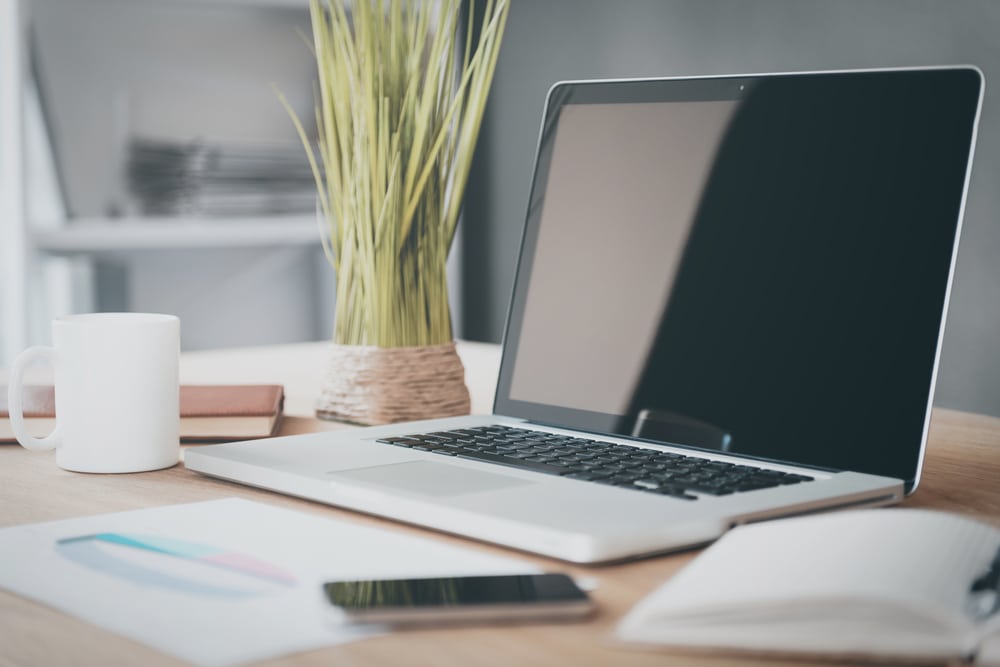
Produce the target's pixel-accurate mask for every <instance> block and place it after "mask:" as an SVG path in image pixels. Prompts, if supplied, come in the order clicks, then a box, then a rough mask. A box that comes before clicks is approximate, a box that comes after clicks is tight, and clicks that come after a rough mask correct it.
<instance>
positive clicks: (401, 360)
mask: <svg viewBox="0 0 1000 667" xmlns="http://www.w3.org/2000/svg"><path fill="white" fill-rule="evenodd" d="M469 408H470V403H469V390H468V389H467V388H466V386H465V367H464V366H463V365H462V360H461V359H460V358H459V356H458V353H457V352H456V351H455V343H454V342H451V343H445V344H443V345H424V346H419V347H369V346H365V345H340V344H336V343H334V344H333V345H332V347H331V350H330V365H329V369H328V372H327V375H326V378H325V380H324V384H323V387H322V389H321V391H320V395H319V399H318V400H317V401H316V416H317V417H319V418H320V419H329V420H334V421H344V422H350V423H352V424H363V425H366V426H370V425H375V424H391V423H395V422H402V421H415V420H419V419H435V418H437V417H452V416H455V415H467V414H469Z"/></svg>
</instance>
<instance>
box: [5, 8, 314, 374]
mask: <svg viewBox="0 0 1000 667" xmlns="http://www.w3.org/2000/svg"><path fill="white" fill-rule="evenodd" d="M170 1H171V2H176V3H178V4H183V3H184V2H185V1H186V0H170ZM214 2H215V3H217V4H219V5H222V6H233V7H238V6H249V7H254V6H257V7H303V8H304V7H306V6H307V3H306V2H305V0H214ZM31 5H32V0H0V231H2V237H0V308H2V310H0V312H2V320H0V341H2V347H0V366H5V365H9V364H10V363H11V362H12V361H13V357H14V356H15V355H16V354H17V353H18V352H19V351H21V350H23V349H24V348H25V347H26V346H27V345H28V344H29V342H31V341H32V340H33V338H35V337H37V336H38V335H39V333H40V332H37V331H35V329H37V327H38V326H40V325H43V324H44V322H46V321H47V320H48V319H49V317H51V316H52V315H53V314H57V313H58V312H59V311H66V310H70V309H72V304H70V303H67V301H69V300H71V298H72V297H71V296H70V295H71V294H72V293H73V290H72V289H70V288H69V287H68V286H66V285H64V286H62V287H59V286H55V287H53V286H52V285H51V284H47V283H51V282H52V281H53V280H57V281H58V280H62V281H63V282H66V281H68V280H69V272H67V271H63V272H62V273H61V274H60V272H59V270H49V268H47V267H48V266H49V265H53V266H54V265H57V264H58V262H55V261H53V260H55V259H58V258H66V257H72V258H76V259H77V260H79V261H83V262H90V261H91V260H92V259H94V258H96V257H100V256H104V255H109V254H116V253H117V254H122V253H132V252H141V251H152V250H156V251H163V250H189V249H205V248H219V249H223V248H253V247H256V248H273V249H275V250H276V251H278V252H280V251H281V250H282V249H287V248H289V247H296V246H298V247H307V246H318V245H319V238H320V237H319V231H318V227H317V221H316V218H315V216H301V215H300V216H274V217H254V218H237V219H229V218H212V219H210V218H145V217H144V218H74V219H72V220H69V221H65V220H45V221H41V220H31V219H29V213H28V210H27V206H26V200H27V192H26V183H25V174H26V172H27V168H28V165H27V162H28V160H27V158H26V154H25V145H24V143H25V142H24V139H23V137H24V134H25V117H24V110H25V99H26V94H25V93H26V90H27V85H28V82H29V78H28V76H29V74H28V72H29V60H28V58H29V54H28V50H29V49H28V43H27V42H28V39H27V35H28V26H29V25H30V20H31V19H30V13H31ZM53 299H55V301H56V303H54V304H53V303H52V301H53ZM60 299H61V301H60ZM44 304H48V307H47V308H45V307H43V305H44ZM43 311H45V312H43ZM48 311H55V312H48Z"/></svg>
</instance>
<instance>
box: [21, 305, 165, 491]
mask: <svg viewBox="0 0 1000 667" xmlns="http://www.w3.org/2000/svg"><path fill="white" fill-rule="evenodd" d="M52 343H53V345H52V347H44V346H39V347H31V348H28V349H27V350H25V351H24V352H22V353H21V354H19V355H18V356H17V359H15V360H14V365H13V367H12V368H11V374H10V381H9V388H8V401H7V403H8V408H9V411H10V425H11V429H12V430H13V431H14V435H15V437H16V438H17V441H18V442H19V443H21V445H23V446H24V447H26V448H28V449H33V450H42V449H55V450H56V463H57V464H58V465H59V466H60V467H61V468H65V469H66V470H75V471H77V472H106V473H114V472H140V471H143V470H158V469H160V468H167V467H170V466H172V465H175V464H176V463H177V461H178V458H179V456H180V444H179V440H180V439H179V429H180V416H179V415H180V384H179V380H178V358H179V354H180V321H179V320H178V319H177V318H176V317H174V316H173V315H157V314H152V313H92V314H87V315H69V316H67V317H60V318H57V319H55V320H53V321H52ZM38 359H48V360H49V361H50V363H51V364H52V366H53V371H54V376H55V394H56V426H55V430H53V431H52V433H50V434H49V435H47V436H45V437H44V438H36V437H34V436H32V435H31V434H29V433H28V430H27V428H26V427H25V423H24V414H23V409H22V391H23V380H22V377H23V375H24V370H25V368H26V367H27V366H28V364H30V363H32V362H33V361H35V360H38Z"/></svg>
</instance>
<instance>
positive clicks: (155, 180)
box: [127, 137, 316, 216]
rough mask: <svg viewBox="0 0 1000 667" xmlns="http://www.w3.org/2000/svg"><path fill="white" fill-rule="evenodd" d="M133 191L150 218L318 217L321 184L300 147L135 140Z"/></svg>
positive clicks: (132, 147)
mask: <svg viewBox="0 0 1000 667" xmlns="http://www.w3.org/2000/svg"><path fill="white" fill-rule="evenodd" d="M127 172H128V173H127V177H128V187H129V192H130V194H131V195H132V197H133V198H134V199H135V200H136V202H137V204H138V208H139V209H140V211H141V212H142V213H143V214H145V215H187V216H258V215H276V214H285V213H314V212H315V210H316V181H315V179H314V177H313V173H312V170H311V169H310V167H309V162H308V160H307V158H306V154H305V150H304V149H303V147H302V145H301V144H297V143H288V144H256V143H242V144H236V143H226V144H222V143H210V142H205V141H191V142H176V141H166V140H154V139H148V138H140V137H135V138H133V139H132V140H131V141H130V142H129V146H128V168H127Z"/></svg>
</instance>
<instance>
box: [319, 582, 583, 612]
mask: <svg viewBox="0 0 1000 667" xmlns="http://www.w3.org/2000/svg"><path fill="white" fill-rule="evenodd" d="M324 590H325V592H326V596H327V599H328V600H329V601H330V603H331V604H333V605H335V606H337V607H341V608H343V609H345V610H348V611H351V610H366V609H384V608H400V607H403V608H413V609H419V608H428V607H464V606H481V605H498V604H499V605H503V604H517V605H524V604H531V603H535V602H541V603H561V602H565V603H573V602H583V601H586V600H587V594H586V593H584V592H583V591H581V590H580V589H579V588H577V586H576V584H575V583H573V580H572V579H570V578H569V577H568V576H566V575H564V574H536V575H502V576H486V577H441V578H431V579H383V580H376V581H335V582H330V583H327V584H325V585H324Z"/></svg>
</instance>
